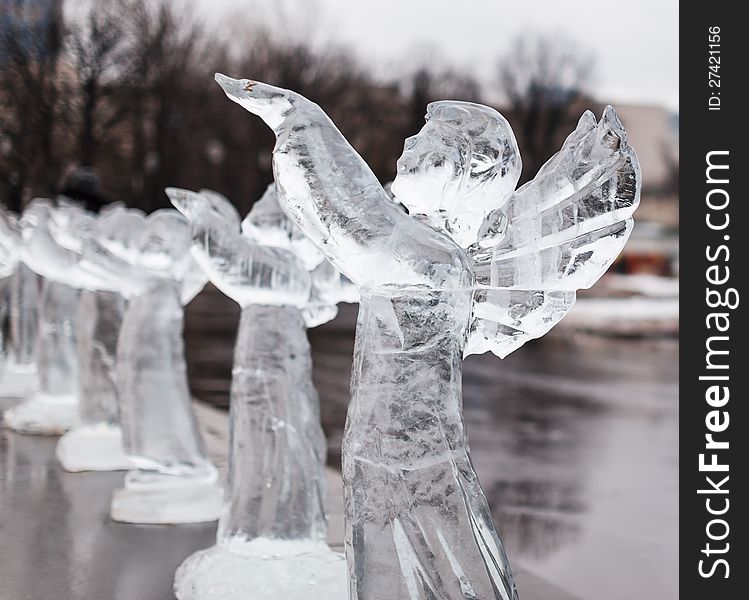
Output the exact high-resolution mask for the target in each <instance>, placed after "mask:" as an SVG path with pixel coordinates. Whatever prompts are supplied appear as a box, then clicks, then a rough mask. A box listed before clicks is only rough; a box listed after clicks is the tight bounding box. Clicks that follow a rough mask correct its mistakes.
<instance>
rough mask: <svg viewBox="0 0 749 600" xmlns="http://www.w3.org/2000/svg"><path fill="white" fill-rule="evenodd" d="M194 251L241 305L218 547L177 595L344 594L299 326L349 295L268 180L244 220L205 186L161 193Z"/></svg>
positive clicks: (315, 321) (203, 556) (188, 568)
mask: <svg viewBox="0 0 749 600" xmlns="http://www.w3.org/2000/svg"><path fill="white" fill-rule="evenodd" d="M167 194H168V195H169V198H170V199H171V201H172V203H173V204H174V206H176V207H177V208H178V209H179V210H180V211H181V212H182V213H183V214H184V215H185V216H186V217H187V218H188V220H189V221H190V223H191V225H192V252H193V255H194V256H195V259H196V260H197V262H198V263H199V264H200V265H201V266H202V267H203V269H204V270H205V272H206V273H207V274H208V276H209V277H210V279H211V281H212V282H213V283H214V285H216V287H218V288H219V289H220V290H221V291H223V292H224V293H225V294H226V295H227V296H229V297H230V298H232V299H233V300H235V301H236V302H237V303H238V304H239V305H240V307H241V308H242V314H241V319H240V324H239V331H238V335H237V341H236V345H235V350H234V368H233V371H232V373H233V377H232V385H231V417H230V422H231V453H230V459H229V482H228V488H227V491H226V495H225V498H224V506H223V511H222V513H221V518H220V519H219V527H218V535H217V540H216V545H215V546H214V547H212V548H209V549H208V550H203V551H200V552H197V553H196V554H193V555H192V556H190V557H189V558H188V559H187V560H185V561H184V562H183V563H182V566H181V567H180V568H179V569H178V571H177V573H176V576H175V593H176V595H177V597H178V598H179V600H198V599H200V600H244V599H246V598H253V599H256V600H257V599H269V600H270V599H275V598H284V600H307V599H312V598H325V599H326V600H335V599H337V598H340V599H341V600H344V599H345V598H346V597H347V585H346V563H345V560H344V558H343V556H341V555H340V554H335V553H334V552H333V551H332V550H331V549H330V548H329V547H328V545H327V544H326V542H325V534H326V529H327V527H326V519H325V512H324V499H325V490H324V484H325V471H324V466H325V438H324V434H323V431H322V427H321V425H320V413H319V399H318V396H317V391H316V390H315V388H314V385H313V383H312V358H311V355H310V347H309V342H308V341H307V334H306V328H307V327H313V326H315V325H319V324H321V323H324V322H326V321H328V320H330V319H332V318H333V317H334V316H335V315H336V312H337V308H336V304H337V303H338V302H339V301H341V300H347V301H350V300H351V299H352V293H353V296H354V297H353V299H354V300H355V299H356V298H355V294H356V291H355V290H354V289H353V288H352V286H351V285H350V284H348V285H346V283H345V282H344V281H343V280H342V278H341V275H340V273H339V272H338V271H337V270H336V269H335V268H333V267H332V265H331V264H330V263H329V262H328V261H327V260H326V259H325V258H324V256H323V255H322V254H321V253H320V252H319V251H318V250H317V249H316V248H315V247H314V246H313V245H312V244H311V243H310V242H309V241H308V240H307V238H306V237H305V236H304V234H302V232H301V231H299V230H298V229H297V228H296V226H294V225H293V224H292V223H291V222H290V221H289V220H288V218H287V217H286V215H285V214H284V213H283V211H282V210H281V209H280V207H279V206H278V202H277V201H276V194H275V190H274V187H273V186H272V185H271V186H270V187H269V188H268V190H267V191H266V193H265V194H264V195H263V197H262V198H261V199H260V200H259V201H258V202H256V203H255V204H254V206H253V208H252V210H251V211H250V213H249V215H248V216H247V218H246V219H245V220H244V222H242V223H241V231H240V221H239V214H238V213H237V211H236V209H235V208H234V207H233V206H232V204H231V203H230V202H229V201H228V200H227V199H226V198H224V197H222V196H220V195H219V194H216V193H213V192H207V191H203V192H200V193H193V192H189V191H186V190H178V189H169V190H167Z"/></svg>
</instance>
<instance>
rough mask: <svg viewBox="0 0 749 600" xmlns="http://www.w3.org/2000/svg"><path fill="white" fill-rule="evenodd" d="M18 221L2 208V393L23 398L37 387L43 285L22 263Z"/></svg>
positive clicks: (0, 370)
mask: <svg viewBox="0 0 749 600" xmlns="http://www.w3.org/2000/svg"><path fill="white" fill-rule="evenodd" d="M21 244H22V240H21V234H20V231H19V228H18V223H17V218H16V216H15V215H14V214H13V213H10V212H8V211H6V210H5V209H3V208H1V207H0V294H2V300H0V319H1V322H2V328H1V329H0V348H1V350H0V354H2V357H3V358H2V359H0V394H2V395H4V396H15V395H23V394H24V393H25V392H26V390H27V388H28V387H30V386H31V385H33V383H34V380H35V370H36V338H37V328H38V321H39V313H38V307H39V282H38V279H37V276H36V274H35V273H34V272H33V271H31V270H30V269H29V268H28V267H27V266H26V265H25V264H24V263H23V261H22V260H21Z"/></svg>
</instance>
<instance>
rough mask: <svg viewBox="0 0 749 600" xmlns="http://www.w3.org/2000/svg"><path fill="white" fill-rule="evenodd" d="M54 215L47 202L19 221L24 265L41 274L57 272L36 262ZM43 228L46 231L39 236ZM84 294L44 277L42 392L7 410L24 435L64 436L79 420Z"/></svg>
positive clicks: (39, 358) (39, 348)
mask: <svg viewBox="0 0 749 600" xmlns="http://www.w3.org/2000/svg"><path fill="white" fill-rule="evenodd" d="M51 210H53V208H52V205H51V203H50V202H49V201H47V200H35V201H34V202H32V204H31V205H30V206H29V207H28V208H27V209H26V210H25V211H24V214H23V216H22V218H21V219H20V220H19V230H20V235H21V243H20V245H19V248H20V253H21V258H22V260H23V261H24V263H25V264H26V265H27V266H28V267H29V268H30V269H31V270H33V271H35V272H36V273H39V274H40V275H44V272H50V271H53V270H54V269H53V268H50V266H49V265H46V264H45V263H44V262H43V261H42V262H40V261H38V260H36V256H35V249H36V248H38V247H39V245H40V243H42V242H41V240H43V239H44V238H45V235H46V234H45V232H44V225H43V223H46V220H47V218H48V215H49V212H50V211H51ZM37 227H40V231H39V232H37ZM77 303H78V290H77V289H76V288H75V287H71V286H70V285H68V284H66V283H62V282H61V281H59V280H56V279H51V278H44V279H43V281H42V289H41V294H40V297H39V326H38V337H37V340H36V362H37V378H38V388H37V389H35V390H33V391H31V392H30V393H29V394H27V395H26V396H25V399H24V401H23V402H22V403H21V404H18V405H16V406H14V407H12V408H10V409H9V410H7V411H5V414H4V415H3V418H4V420H5V423H6V424H7V425H8V426H9V427H10V428H11V429H14V430H16V431H18V432H21V433H29V434H41V435H60V434H62V433H64V432H65V431H67V430H68V429H70V428H71V427H72V426H73V425H74V424H75V423H76V420H77V417H78V362H77V360H76V358H77V355H76V350H75V346H76V338H75V329H76V323H75V321H76V319H75V317H76V307H77Z"/></svg>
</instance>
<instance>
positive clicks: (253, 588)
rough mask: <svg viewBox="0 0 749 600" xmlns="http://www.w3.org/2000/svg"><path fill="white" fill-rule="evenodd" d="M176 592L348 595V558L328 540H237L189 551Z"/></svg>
mask: <svg viewBox="0 0 749 600" xmlns="http://www.w3.org/2000/svg"><path fill="white" fill-rule="evenodd" d="M174 593H175V594H176V596H177V598H178V599H179V600H279V599H281V598H282V599H283V600H310V599H314V598H321V599H322V598H324V599H325V600H346V599H347V598H348V576H347V567H346V559H345V558H344V556H343V555H342V554H338V553H336V552H333V551H332V550H331V549H330V548H329V547H328V545H327V544H325V543H324V542H315V541H311V540H302V541H299V540H271V539H267V538H258V539H255V540H252V541H251V542H246V541H241V540H234V541H230V542H226V543H223V544H218V545H216V546H213V547H212V548H208V549H207V550H201V551H200V552H196V553H195V554H193V555H192V556H189V557H188V558H187V559H186V560H185V561H184V562H183V563H182V564H181V565H180V567H179V568H178V569H177V572H176V574H175V576H174Z"/></svg>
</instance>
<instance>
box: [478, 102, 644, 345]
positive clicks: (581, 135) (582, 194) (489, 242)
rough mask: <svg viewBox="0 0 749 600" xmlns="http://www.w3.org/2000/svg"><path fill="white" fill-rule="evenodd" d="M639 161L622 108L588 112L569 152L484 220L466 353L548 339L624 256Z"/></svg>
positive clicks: (637, 188)
mask: <svg viewBox="0 0 749 600" xmlns="http://www.w3.org/2000/svg"><path fill="white" fill-rule="evenodd" d="M640 185H641V177H640V167H639V163H638V161H637V157H636V155H635V153H634V150H633V149H632V148H631V147H630V146H629V144H628V143H627V135H626V132H625V131H624V128H623V127H622V125H621V123H620V121H619V119H618V117H617V115H616V113H615V112H614V110H613V109H612V108H611V107H607V108H606V110H605V112H604V115H603V118H602V119H601V121H600V122H599V123H596V121H595V117H593V115H592V113H590V112H587V113H585V114H584V115H583V117H582V118H581V119H580V122H579V124H578V126H577V129H576V130H575V131H574V132H573V133H572V134H571V135H570V136H569V137H568V138H567V140H566V141H565V143H564V145H563V146H562V149H561V151H560V152H559V153H558V154H556V155H555V156H554V157H552V158H551V160H549V162H548V163H547V164H546V165H544V166H543V167H542V168H541V170H540V171H539V173H538V175H537V176H536V177H535V178H534V179H533V180H532V181H530V182H528V183H527V184H526V185H524V186H523V187H521V188H520V189H519V190H518V191H517V192H515V194H513V195H512V196H511V197H510V199H509V200H508V201H507V203H506V204H505V206H503V207H502V208H500V209H498V210H496V211H494V212H492V213H491V214H490V215H489V217H488V218H487V220H486V221H485V223H484V225H483V227H482V229H481V231H480V234H479V241H478V243H477V244H475V245H474V246H472V247H471V249H470V251H471V254H472V256H473V259H474V263H475V265H476V279H477V285H478V291H477V293H476V297H475V302H476V304H475V309H474V321H473V323H472V327H471V333H470V336H469V340H468V345H467V348H466V354H472V353H477V352H486V351H487V350H491V351H492V352H494V353H495V354H497V355H498V356H501V357H504V356H506V355H507V354H509V353H510V352H512V351H514V350H516V349H517V348H519V347H520V346H521V345H522V344H523V343H525V342H526V341H528V340H530V339H534V338H537V337H540V336H541V335H543V334H545V333H546V332H547V331H548V330H549V329H551V328H552V327H553V326H554V325H555V324H556V323H558V322H559V320H560V319H561V318H562V317H563V316H564V315H565V314H566V313H567V312H568V311H569V310H570V308H571V307H572V305H573V304H574V302H575V292H576V290H578V289H583V288H588V287H590V286H591V285H593V284H594V283H595V282H596V281H597V280H598V278H599V277H600V276H601V275H603V273H604V272H605V271H606V269H608V268H609V266H610V265H611V263H612V262H613V261H614V260H615V259H616V257H617V256H618V255H619V252H620V251H621V249H622V248H623V246H624V244H625V242H626V241H627V238H628V236H629V234H630V232H631V230H632V214H633V212H634V211H635V209H636V208H637V205H638V203H639V199H640Z"/></svg>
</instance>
